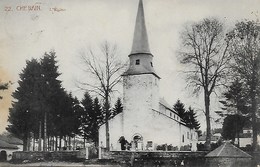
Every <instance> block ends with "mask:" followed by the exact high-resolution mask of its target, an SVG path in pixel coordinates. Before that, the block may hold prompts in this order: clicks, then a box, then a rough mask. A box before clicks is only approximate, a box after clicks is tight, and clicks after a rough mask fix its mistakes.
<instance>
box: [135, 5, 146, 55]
mask: <svg viewBox="0 0 260 167" xmlns="http://www.w3.org/2000/svg"><path fill="white" fill-rule="evenodd" d="M136 53H150V48H149V43H148V36H147V31H146V26H145V18H144V8H143V1H142V0H140V1H139V6H138V12H137V16H136V22H135V31H134V39H133V46H132V51H131V54H136Z"/></svg>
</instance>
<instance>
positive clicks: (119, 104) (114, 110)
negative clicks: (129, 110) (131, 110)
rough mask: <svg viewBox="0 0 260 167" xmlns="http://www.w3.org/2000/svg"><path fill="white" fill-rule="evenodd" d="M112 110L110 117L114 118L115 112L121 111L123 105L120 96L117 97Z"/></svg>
mask: <svg viewBox="0 0 260 167" xmlns="http://www.w3.org/2000/svg"><path fill="white" fill-rule="evenodd" d="M112 111H113V112H112V113H111V116H110V118H114V117H115V116H116V115H117V114H119V113H121V112H123V105H122V102H121V99H120V98H118V99H117V101H116V103H115V106H114V108H113V110H112Z"/></svg>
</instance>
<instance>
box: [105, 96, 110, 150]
mask: <svg viewBox="0 0 260 167" xmlns="http://www.w3.org/2000/svg"><path fill="white" fill-rule="evenodd" d="M105 97H106V98H105V110H106V120H105V121H106V124H105V126H106V148H107V150H108V151H109V150H110V148H109V146H110V145H109V143H110V136H109V123H108V120H109V101H108V100H109V99H108V97H109V94H108V92H106V96H105Z"/></svg>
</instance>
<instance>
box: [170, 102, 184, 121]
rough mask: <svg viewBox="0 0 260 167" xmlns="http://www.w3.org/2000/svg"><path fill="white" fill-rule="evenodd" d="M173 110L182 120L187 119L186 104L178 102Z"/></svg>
mask: <svg viewBox="0 0 260 167" xmlns="http://www.w3.org/2000/svg"><path fill="white" fill-rule="evenodd" d="M173 109H174V110H175V111H176V112H177V113H178V115H179V116H180V118H181V119H182V120H183V121H184V117H185V106H184V104H183V103H182V102H181V101H180V100H177V101H176V103H175V104H174V105H173Z"/></svg>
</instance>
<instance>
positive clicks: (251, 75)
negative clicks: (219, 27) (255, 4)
mask: <svg viewBox="0 0 260 167" xmlns="http://www.w3.org/2000/svg"><path fill="white" fill-rule="evenodd" d="M227 37H228V38H229V39H230V49H229V53H230V55H231V56H232V58H233V62H234V63H233V66H232V67H233V71H234V72H235V75H237V76H238V77H239V79H240V80H241V81H242V82H244V83H245V85H246V87H245V88H246V92H247V95H248V97H249V104H250V116H251V118H252V128H253V144H252V147H253V150H254V151H256V149H257V147H256V146H257V114H259V110H258V108H259V104H258V100H259V94H260V92H259V90H260V89H259V86H260V79H259V78H260V26H259V23H258V22H254V21H245V22H244V21H242V22H239V23H237V24H236V26H235V28H234V29H233V30H232V31H230V32H229V33H228V34H227Z"/></svg>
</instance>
